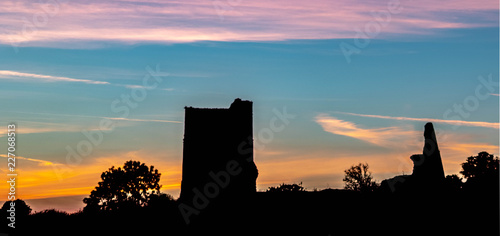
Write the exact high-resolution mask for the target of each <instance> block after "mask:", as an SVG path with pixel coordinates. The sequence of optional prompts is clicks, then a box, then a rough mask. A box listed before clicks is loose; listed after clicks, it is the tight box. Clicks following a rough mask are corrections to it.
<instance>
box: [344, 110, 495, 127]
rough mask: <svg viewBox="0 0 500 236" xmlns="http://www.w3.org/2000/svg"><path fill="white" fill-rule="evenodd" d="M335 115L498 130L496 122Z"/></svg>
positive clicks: (354, 114)
mask: <svg viewBox="0 0 500 236" xmlns="http://www.w3.org/2000/svg"><path fill="white" fill-rule="evenodd" d="M335 113H338V114H344V115H351V116H360V117H370V118H378V119H388V120H406V121H422V122H434V123H442V124H449V125H459V126H470V127H483V128H492V129H499V125H500V124H499V123H496V122H485V121H464V120H443V119H433V118H412V117H402V116H381V115H367V114H357V113H350V112H335Z"/></svg>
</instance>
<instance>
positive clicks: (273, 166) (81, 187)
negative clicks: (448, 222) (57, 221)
mask: <svg viewBox="0 0 500 236" xmlns="http://www.w3.org/2000/svg"><path fill="white" fill-rule="evenodd" d="M483 150H485V151H488V152H490V153H493V151H494V150H498V146H495V145H489V144H480V143H476V144H454V145H446V144H443V145H441V155H442V158H443V165H444V168H445V173H446V174H447V175H450V174H458V172H459V171H460V170H461V167H460V163H462V162H464V161H465V159H466V158H467V157H468V156H471V155H475V154H474V153H476V154H477V153H478V152H480V151H483ZM411 152H412V151H408V153H404V154H370V155H362V156H359V155H357V156H352V155H349V153H343V154H341V153H328V152H321V151H316V152H313V153H310V154H307V155H292V153H291V152H285V151H279V150H266V151H256V152H255V159H256V164H257V167H258V169H259V177H258V179H257V186H258V191H264V190H266V189H267V188H268V187H270V186H276V185H279V184H281V183H299V182H303V185H304V186H305V187H306V188H307V189H308V190H312V189H313V188H317V189H323V188H342V187H343V183H342V177H343V171H344V170H345V169H347V168H349V167H350V166H351V165H354V164H357V163H359V162H367V163H368V164H369V165H370V171H371V172H372V174H373V176H374V178H375V179H376V180H377V181H378V182H380V181H382V180H383V179H386V178H390V177H393V176H395V175H400V174H403V173H404V174H411V172H412V167H413V166H412V164H411V162H410V160H409V156H410V155H411V154H413V153H411ZM413 152H415V153H418V151H417V150H415V151H413ZM127 156H129V158H126V159H124V158H122V157H119V155H116V156H109V157H101V158H98V159H96V160H97V161H95V162H94V163H92V164H81V165H80V166H78V167H77V168H73V169H71V170H70V171H69V170H68V171H67V172H65V173H64V175H63V176H64V177H63V179H59V178H58V175H57V173H56V170H57V168H60V166H57V165H60V164H54V163H50V162H46V161H41V160H40V161H38V160H36V159H34V158H22V157H21V158H19V159H18V161H19V162H20V164H19V166H20V167H19V169H18V173H19V176H18V182H17V184H18V186H17V191H18V192H17V194H16V196H17V198H21V199H40V198H53V197H63V196H73V195H88V194H90V191H92V190H93V189H94V187H95V186H96V185H97V183H98V182H99V181H100V175H101V173H102V172H103V171H106V170H107V169H108V168H110V167H111V166H121V165H123V163H124V162H125V161H126V160H128V159H133V160H139V161H141V162H144V163H146V164H147V165H154V166H155V168H157V169H158V170H159V171H160V173H162V177H161V181H160V184H162V188H161V191H162V192H165V193H169V194H171V195H172V196H173V197H174V198H177V197H178V194H179V192H180V183H181V170H182V165H181V163H165V162H161V163H154V162H153V161H151V160H147V158H144V157H142V155H140V153H137V152H134V153H128V155H127ZM0 157H3V156H0ZM35 160H36V161H35ZM56 167H57V168H56ZM278 167H279V168H278ZM0 191H4V192H8V186H7V185H1V186H0ZM6 196H7V195H5V196H2V198H1V200H2V201H5V200H7V197H6Z"/></svg>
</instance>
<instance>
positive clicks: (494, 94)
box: [491, 93, 500, 97]
mask: <svg viewBox="0 0 500 236" xmlns="http://www.w3.org/2000/svg"><path fill="white" fill-rule="evenodd" d="M491 95H493V96H497V97H498V96H500V94H498V93H491Z"/></svg>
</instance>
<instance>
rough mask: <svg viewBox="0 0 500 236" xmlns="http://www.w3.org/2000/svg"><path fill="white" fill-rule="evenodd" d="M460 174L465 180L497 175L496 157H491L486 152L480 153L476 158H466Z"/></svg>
mask: <svg viewBox="0 0 500 236" xmlns="http://www.w3.org/2000/svg"><path fill="white" fill-rule="evenodd" d="M462 169H463V170H462V171H460V174H462V175H464V177H465V178H483V177H490V176H494V175H498V157H493V155H492V154H489V153H488V152H480V153H478V154H477V156H471V157H468V158H467V161H466V162H464V163H462Z"/></svg>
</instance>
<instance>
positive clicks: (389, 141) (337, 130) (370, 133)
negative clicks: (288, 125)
mask: <svg viewBox="0 0 500 236" xmlns="http://www.w3.org/2000/svg"><path fill="white" fill-rule="evenodd" d="M315 121H316V123H318V124H319V125H321V127H323V130H325V131H326V132H329V133H332V134H337V135H343V136H347V137H351V138H355V139H359V140H362V141H365V142H368V143H371V144H375V145H378V146H383V147H390V146H396V145H399V144H401V143H407V141H409V140H414V139H415V137H418V135H419V134H418V133H417V132H416V131H414V130H411V129H404V128H402V127H396V126H393V127H384V128H373V129H369V128H362V127H360V126H358V125H357V124H355V123H353V122H350V121H345V120H341V119H338V118H336V117H333V116H328V115H326V114H320V115H318V116H316V117H315Z"/></svg>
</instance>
